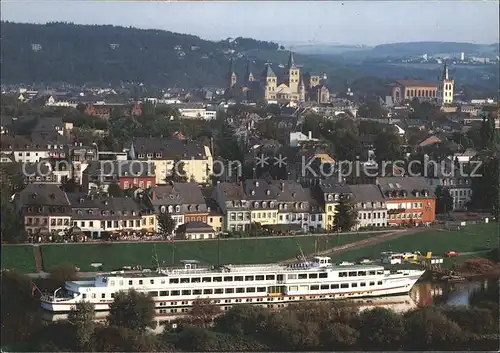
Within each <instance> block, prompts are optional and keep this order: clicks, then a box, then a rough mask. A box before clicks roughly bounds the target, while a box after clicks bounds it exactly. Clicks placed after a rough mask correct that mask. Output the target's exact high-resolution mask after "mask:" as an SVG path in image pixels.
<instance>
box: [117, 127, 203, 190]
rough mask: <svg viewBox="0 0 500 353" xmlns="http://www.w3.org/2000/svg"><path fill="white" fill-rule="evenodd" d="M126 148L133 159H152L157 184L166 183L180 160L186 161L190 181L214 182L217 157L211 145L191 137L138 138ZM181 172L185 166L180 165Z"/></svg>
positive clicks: (186, 170) (200, 182) (184, 162)
mask: <svg viewBox="0 0 500 353" xmlns="http://www.w3.org/2000/svg"><path fill="white" fill-rule="evenodd" d="M126 151H127V152H128V154H129V157H130V159H131V160H138V161H151V162H153V163H154V166H155V173H156V184H165V183H166V178H167V176H169V175H171V174H172V171H173V170H174V167H175V165H176V163H177V165H178V166H179V164H180V163H182V164H183V169H184V173H185V177H186V178H187V180H188V181H195V182H197V183H199V184H207V183H209V182H210V176H211V175H212V168H213V158H212V153H211V151H210V148H209V147H208V146H204V145H202V144H199V143H196V142H191V141H188V140H177V139H163V138H143V137H140V138H136V139H134V140H133V141H132V142H131V143H129V144H128V147H127V149H126ZM177 169H178V172H181V170H180V169H181V168H179V167H177Z"/></svg>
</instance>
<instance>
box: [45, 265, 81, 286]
mask: <svg viewBox="0 0 500 353" xmlns="http://www.w3.org/2000/svg"><path fill="white" fill-rule="evenodd" d="M76 279H77V275H76V268H75V266H74V265H72V264H69V263H65V264H61V265H58V266H55V267H53V268H51V269H50V270H49V278H48V280H47V281H46V286H47V288H46V289H48V290H49V291H55V290H56V289H57V288H60V287H63V286H64V284H65V283H66V282H67V281H74V280H76Z"/></svg>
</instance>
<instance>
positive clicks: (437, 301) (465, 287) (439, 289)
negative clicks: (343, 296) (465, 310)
mask: <svg viewBox="0 0 500 353" xmlns="http://www.w3.org/2000/svg"><path fill="white" fill-rule="evenodd" d="M485 283H486V281H474V282H465V283H436V282H431V281H422V282H419V283H417V284H415V286H413V288H412V289H411V291H410V292H409V293H408V294H407V295H397V296H388V297H378V298H377V297H375V298H366V299H358V300H355V302H356V304H355V305H356V306H358V307H359V309H360V310H364V309H372V308H375V307H384V308H387V309H391V310H393V311H395V312H398V313H403V312H406V311H408V310H411V309H415V308H417V307H422V306H426V305H452V306H458V305H468V302H469V297H470V295H471V293H472V292H473V291H475V290H477V289H479V288H480V287H481V286H482V285H484V284H485ZM107 314H108V313H107V312H97V313H96V321H100V322H103V321H105V320H106V316H107ZM43 316H44V319H45V320H46V321H58V320H65V319H66V318H67V314H65V313H63V314H52V313H48V312H44V313H43ZM179 317H180V316H179V315H175V314H160V313H159V312H158V313H157V315H156V317H155V328H154V329H153V331H154V332H156V333H161V332H162V331H163V330H164V328H165V327H166V326H165V325H169V323H171V322H172V321H175V320H176V319H178V318H179Z"/></svg>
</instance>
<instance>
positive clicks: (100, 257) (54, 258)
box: [41, 233, 381, 271]
mask: <svg viewBox="0 0 500 353" xmlns="http://www.w3.org/2000/svg"><path fill="white" fill-rule="evenodd" d="M377 235H381V234H377ZM371 236H373V234H368V233H366V234H359V235H358V234H347V235H340V236H339V237H338V239H337V237H336V236H328V237H327V236H322V237H320V238H319V240H318V250H324V249H326V248H327V247H328V248H331V247H334V246H336V245H337V244H338V245H343V244H347V243H351V242H354V241H358V240H363V239H366V238H369V237H371ZM315 239H316V237H314V236H310V237H295V238H279V237H277V238H272V239H269V238H268V239H259V238H254V239H234V240H223V239H221V240H220V244H217V243H218V242H217V241H180V242H176V243H175V262H176V263H179V261H180V260H198V261H201V262H202V263H205V264H214V265H215V264H217V248H218V245H219V246H220V263H226V264H227V263H233V264H252V263H266V262H277V261H282V260H286V259H289V258H293V257H295V256H296V255H297V254H298V247H297V244H299V245H300V247H301V248H302V251H303V252H304V253H305V254H308V253H312V252H314V250H315ZM154 245H156V253H157V254H158V259H159V261H160V263H165V264H166V265H171V264H172V257H173V256H172V253H173V247H174V245H172V243H153V242H151V243H108V244H78V245H72V244H63V245H42V246H41V251H42V258H43V264H44V270H48V269H50V268H51V267H54V266H56V265H58V264H61V263H71V264H74V265H75V266H77V267H80V269H81V271H92V270H93V268H92V267H91V266H90V264H91V263H96V262H98V263H102V264H103V270H106V271H109V270H115V269H119V268H121V267H123V266H133V265H142V266H143V267H145V268H150V267H153V265H154V264H153V254H154Z"/></svg>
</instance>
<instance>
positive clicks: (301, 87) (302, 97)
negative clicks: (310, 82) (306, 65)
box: [298, 78, 306, 102]
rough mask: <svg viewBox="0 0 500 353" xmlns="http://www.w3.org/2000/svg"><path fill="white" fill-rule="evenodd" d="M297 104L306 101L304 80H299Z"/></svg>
mask: <svg viewBox="0 0 500 353" xmlns="http://www.w3.org/2000/svg"><path fill="white" fill-rule="evenodd" d="M298 93H299V102H305V101H306V85H305V84H304V80H303V79H302V78H301V79H300V82H299V92H298Z"/></svg>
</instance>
